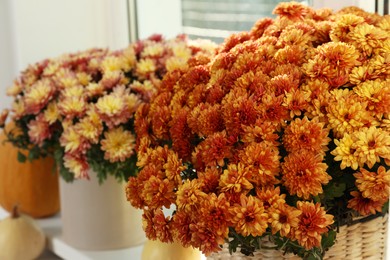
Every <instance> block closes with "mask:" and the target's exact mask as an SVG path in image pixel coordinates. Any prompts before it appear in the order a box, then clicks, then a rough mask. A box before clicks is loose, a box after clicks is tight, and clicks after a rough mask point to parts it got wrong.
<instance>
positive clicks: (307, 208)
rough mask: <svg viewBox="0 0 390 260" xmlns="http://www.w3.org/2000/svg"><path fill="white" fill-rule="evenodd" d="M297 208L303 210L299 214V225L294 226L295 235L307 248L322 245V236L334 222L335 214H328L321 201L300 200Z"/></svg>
mask: <svg viewBox="0 0 390 260" xmlns="http://www.w3.org/2000/svg"><path fill="white" fill-rule="evenodd" d="M297 209H298V210H300V211H301V212H302V214H301V215H299V223H298V226H297V227H295V228H293V230H292V232H293V237H294V238H295V239H296V240H297V241H298V243H299V244H300V245H302V246H304V247H305V248H306V249H308V250H309V249H311V248H313V247H320V246H321V236H322V234H324V233H326V232H327V231H328V229H329V226H330V225H331V224H333V222H334V221H333V216H332V215H330V214H326V211H325V209H324V208H323V207H321V204H320V203H316V204H314V203H312V202H308V201H298V202H297Z"/></svg>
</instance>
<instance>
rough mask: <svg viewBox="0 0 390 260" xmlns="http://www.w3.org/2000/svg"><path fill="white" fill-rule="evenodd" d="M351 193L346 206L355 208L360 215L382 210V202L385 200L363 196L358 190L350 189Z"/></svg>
mask: <svg viewBox="0 0 390 260" xmlns="http://www.w3.org/2000/svg"><path fill="white" fill-rule="evenodd" d="M351 195H352V196H353V198H352V199H350V200H349V201H348V208H350V209H354V210H356V211H357V212H358V213H359V214H360V215H362V216H368V215H371V214H376V213H377V212H382V207H383V204H384V203H385V202H386V200H380V201H374V200H371V199H369V198H365V197H363V194H362V193H361V192H359V191H352V192H351Z"/></svg>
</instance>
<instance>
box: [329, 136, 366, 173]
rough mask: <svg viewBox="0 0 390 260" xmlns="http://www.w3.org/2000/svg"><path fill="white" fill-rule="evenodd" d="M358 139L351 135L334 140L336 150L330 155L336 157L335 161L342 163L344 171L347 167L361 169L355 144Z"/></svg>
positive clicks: (341, 166)
mask: <svg viewBox="0 0 390 260" xmlns="http://www.w3.org/2000/svg"><path fill="white" fill-rule="evenodd" d="M355 141H356V139H355V138H354V137H353V136H352V135H349V134H345V135H344V136H343V138H342V139H340V140H338V139H334V143H335V144H336V148H335V149H334V150H333V151H331V152H330V153H331V154H332V155H333V156H334V160H335V161H336V162H337V161H341V164H340V168H341V169H342V170H344V169H345V168H346V167H351V168H352V169H354V170H356V169H357V168H358V167H359V162H358V158H357V156H356V154H355V152H356V149H355V148H354V147H355V146H354V143H355Z"/></svg>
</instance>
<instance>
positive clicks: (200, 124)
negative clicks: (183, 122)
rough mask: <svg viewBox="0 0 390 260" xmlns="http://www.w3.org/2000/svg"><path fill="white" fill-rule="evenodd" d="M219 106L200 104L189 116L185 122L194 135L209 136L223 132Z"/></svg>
mask: <svg viewBox="0 0 390 260" xmlns="http://www.w3.org/2000/svg"><path fill="white" fill-rule="evenodd" d="M220 110H221V105H219V104H216V105H210V104H207V103H201V104H199V105H198V106H196V107H195V108H194V109H193V110H192V111H191V112H190V114H189V116H188V118H187V122H188V125H189V127H190V128H191V130H192V131H193V132H194V133H197V134H198V135H199V136H200V137H203V136H207V135H211V134H213V133H215V132H219V131H222V130H223V120H222V115H221V112H220Z"/></svg>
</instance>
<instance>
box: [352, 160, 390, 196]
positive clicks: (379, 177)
mask: <svg viewBox="0 0 390 260" xmlns="http://www.w3.org/2000/svg"><path fill="white" fill-rule="evenodd" d="M354 176H355V178H356V186H357V187H358V189H359V191H360V192H361V193H362V196H363V197H365V198H368V199H370V200H373V201H386V200H388V199H389V196H390V170H387V171H386V169H385V167H383V166H379V168H378V171H377V172H369V171H367V170H366V169H364V168H361V169H360V172H358V173H355V174H354Z"/></svg>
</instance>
